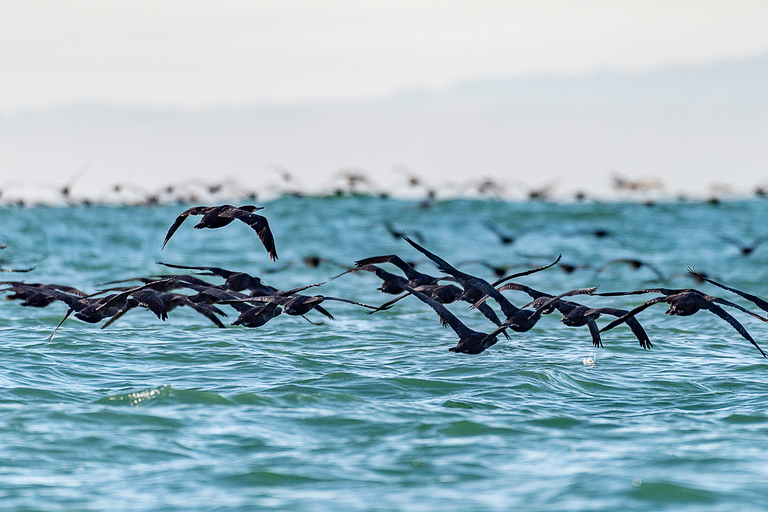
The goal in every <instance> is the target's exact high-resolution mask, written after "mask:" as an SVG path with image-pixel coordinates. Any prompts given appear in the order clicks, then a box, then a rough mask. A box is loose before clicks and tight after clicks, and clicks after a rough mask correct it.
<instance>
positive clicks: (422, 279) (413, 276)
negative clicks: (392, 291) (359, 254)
mask: <svg viewBox="0 0 768 512" xmlns="http://www.w3.org/2000/svg"><path fill="white" fill-rule="evenodd" d="M373 263H391V264H392V265H394V266H396V267H397V268H399V269H400V270H402V271H403V274H405V277H406V278H408V285H409V286H412V287H416V286H421V285H425V284H430V285H431V284H439V281H440V280H441V279H445V278H444V277H433V276H430V275H428V274H424V273H423V272H419V271H418V270H416V269H415V268H413V265H411V264H410V263H408V262H406V261H405V260H403V259H402V258H401V257H400V256H397V255H396V254H388V255H385V256H371V257H369V258H363V259H362V260H358V261H356V262H355V266H357V267H360V266H363V265H370V264H373Z"/></svg>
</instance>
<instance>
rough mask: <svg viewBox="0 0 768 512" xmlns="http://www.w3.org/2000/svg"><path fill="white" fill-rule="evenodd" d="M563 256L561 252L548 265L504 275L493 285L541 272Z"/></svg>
mask: <svg viewBox="0 0 768 512" xmlns="http://www.w3.org/2000/svg"><path fill="white" fill-rule="evenodd" d="M562 257H563V255H562V254H560V255H558V256H557V259H556V260H555V261H553V262H552V263H549V264H548V265H542V266H540V267H536V268H532V269H530V270H526V271H524V272H518V273H516V274H511V275H508V276H506V277H502V278H501V279H497V280H496V281H495V282H494V283H493V286H499V285H500V284H501V283H503V282H504V281H509V280H510V279H516V278H518V277H523V276H527V275H530V274H534V273H536V272H541V271H542V270H545V269H548V268H549V267H552V266H554V265H556V264H557V262H558V261H560V260H561V259H562Z"/></svg>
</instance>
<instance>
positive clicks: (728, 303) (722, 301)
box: [706, 296, 768, 323]
mask: <svg viewBox="0 0 768 512" xmlns="http://www.w3.org/2000/svg"><path fill="white" fill-rule="evenodd" d="M706 298H707V299H709V300H710V301H711V302H716V303H718V304H722V305H723V306H729V307H732V308H734V309H738V310H739V311H741V312H742V313H746V314H748V315H751V316H753V317H755V318H757V319H759V320H762V321H763V322H766V323H768V319H766V318H763V317H762V316H760V315H758V314H757V313H753V312H752V311H750V310H748V309H747V308H744V307H741V306H739V305H738V304H734V303H733V302H731V301H729V300H725V299H721V298H720V297H711V296H706Z"/></svg>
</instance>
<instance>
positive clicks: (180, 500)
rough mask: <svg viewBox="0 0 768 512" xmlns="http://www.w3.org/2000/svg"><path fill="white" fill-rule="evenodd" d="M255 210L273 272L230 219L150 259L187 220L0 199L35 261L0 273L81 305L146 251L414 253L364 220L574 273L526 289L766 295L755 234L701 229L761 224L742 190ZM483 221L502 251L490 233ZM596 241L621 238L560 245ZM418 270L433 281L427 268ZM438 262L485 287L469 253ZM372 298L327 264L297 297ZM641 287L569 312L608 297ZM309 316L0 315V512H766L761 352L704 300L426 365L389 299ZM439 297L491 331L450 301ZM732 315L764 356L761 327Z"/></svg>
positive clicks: (219, 258) (270, 276)
mask: <svg viewBox="0 0 768 512" xmlns="http://www.w3.org/2000/svg"><path fill="white" fill-rule="evenodd" d="M265 206H266V209H265V210H264V211H263V213H264V215H266V216H267V217H268V218H269V221H270V224H271V226H272V230H273V232H274V234H275V239H276V244H277V250H278V254H279V256H280V260H279V261H278V262H270V261H269V259H268V257H267V254H266V252H265V251H264V249H263V247H262V246H261V244H260V243H259V242H258V239H257V238H256V236H255V234H254V233H253V232H252V231H251V230H250V229H249V228H247V227H246V226H245V225H244V224H240V223H238V224H237V225H236V224H233V225H230V226H227V227H225V228H223V229H218V230H193V229H192V222H191V221H189V222H187V223H186V224H184V225H183V226H182V227H181V229H179V231H178V232H177V233H176V234H175V235H174V237H173V238H172V239H171V240H170V242H169V243H168V245H167V246H166V248H165V249H164V250H163V251H162V252H160V246H161V245H162V241H163V237H164V235H165V231H166V230H167V229H168V227H169V226H170V224H171V223H172V221H173V219H174V218H175V217H176V215H178V213H180V212H181V211H183V210H184V209H186V206H178V205H177V206H163V207H153V208H140V207H134V208H128V207H90V208H87V207H72V208H47V207H38V208H29V209H21V208H11V207H5V208H2V209H0V225H2V226H3V228H2V240H0V244H7V246H8V248H7V249H5V250H3V251H1V252H0V257H1V258H2V259H3V260H4V262H3V264H2V266H3V267H5V268H8V267H24V266H35V267H36V268H35V270H34V271H32V272H30V273H26V274H12V273H3V274H0V278H3V279H7V280H15V279H24V280H26V281H28V282H43V283H50V282H54V283H60V284H67V285H72V286H76V287H79V288H81V289H83V290H84V291H88V292H90V291H95V290H97V289H98V284H100V283H103V282H106V281H110V280H114V279H123V278H130V277H136V276H144V275H149V274H156V273H162V272H165V271H166V269H165V268H164V267H162V266H160V265H158V264H157V263H156V262H157V261H158V260H161V261H166V262H169V263H177V264H187V265H208V266H220V267H224V268H228V269H233V270H243V271H247V272H250V273H252V274H254V275H259V276H261V277H262V278H263V280H264V281H265V282H266V283H268V284H272V285H274V286H276V287H278V288H281V289H289V288H292V287H294V286H300V285H303V284H308V283H312V282H317V281H322V280H325V279H328V278H329V277H332V276H334V275H336V274H338V273H339V272H340V269H339V268H337V267H335V266H334V265H333V264H331V263H324V264H321V265H320V266H319V267H317V268H308V267H307V266H306V265H304V264H302V263H301V262H300V261H299V260H300V259H301V258H302V257H304V256H306V255H308V254H316V255H320V256H322V257H324V258H328V259H332V260H335V261H337V262H340V263H344V264H351V263H352V262H353V261H355V260H357V259H361V258H364V257H367V256H375V255H381V254H392V253H396V254H399V255H401V256H402V257H404V258H405V259H415V260H420V259H421V256H420V255H419V253H417V252H416V251H414V250H413V249H411V248H410V246H408V244H406V243H405V242H403V241H402V240H397V239H395V238H393V237H392V236H390V235H389V234H388V232H387V231H386V230H385V228H384V227H383V225H382V221H385V220H387V221H390V222H392V224H393V225H395V226H396V227H398V228H402V229H405V230H406V231H407V232H408V233H409V234H412V235H414V236H416V235H417V234H418V235H421V236H423V240H424V242H423V243H424V245H425V246H426V247H427V248H429V249H430V250H432V251H433V252H435V253H437V254H439V255H441V256H443V257H444V258H445V259H446V260H448V261H450V262H452V263H459V262H462V261H465V260H472V259H478V258H482V259H485V260H488V261H490V262H492V263H496V264H505V265H510V266H512V265H526V264H529V263H531V264H540V263H545V262H548V261H551V259H552V258H553V257H556V256H557V254H562V255H563V262H567V263H572V264H578V265H585V266H589V267H590V268H588V269H579V270H576V271H575V272H573V273H571V274H567V273H565V272H562V271H561V270H558V269H550V270H548V271H545V272H541V273H539V274H535V275H531V276H528V277H526V278H521V279H520V280H519V281H520V282H524V283H525V284H528V285H529V286H532V287H534V288H539V289H542V290H544V291H548V292H558V293H559V292H561V291H564V290H567V289H571V288H575V287H581V286H586V285H596V286H599V290H600V291H616V290H630V289H638V288H645V287H658V286H665V287H667V288H686V287H690V286H695V287H696V288H698V289H701V290H702V291H706V292H708V293H711V294H713V295H717V296H720V297H723V298H727V299H729V300H733V301H735V302H737V303H739V304H742V305H744V306H749V307H750V308H752V309H754V310H756V308H755V307H754V306H752V305H751V304H750V303H748V302H746V301H744V300H742V299H740V298H739V297H736V296H734V295H733V294H730V293H729V292H727V291H725V290H720V289H717V288H714V287H712V286H710V285H694V283H693V281H692V280H691V279H690V278H689V277H686V276H685V275H684V274H685V270H686V268H687V267H688V266H694V267H695V268H696V269H697V270H699V271H703V272H707V273H709V274H710V275H712V276H714V277H716V278H717V279H719V280H721V281H723V282H725V283H727V284H730V285H732V286H735V287H737V288H740V289H744V290H747V291H750V292H752V293H754V294H756V295H759V296H761V297H764V298H766V297H768V264H767V263H768V244H766V245H765V246H763V247H760V248H758V249H757V250H756V251H755V252H754V253H753V254H752V255H750V256H746V257H745V256H742V255H741V253H740V251H739V250H738V248H736V247H734V246H733V245H731V244H730V243H727V242H725V241H724V240H723V239H722V238H721V234H727V235H730V236H734V237H738V238H742V239H744V240H746V241H749V240H754V239H757V238H759V237H760V236H763V235H765V234H766V229H765V227H764V225H763V223H762V222H761V221H760V219H765V218H766V214H768V203H766V202H760V201H745V202H733V203H723V204H721V205H719V206H714V205H709V204H699V203H695V204H694V203H690V204H688V203H662V204H659V205H657V206H655V207H647V206H643V205H635V204H604V205H600V204H561V205H553V204H539V203H533V204H527V203H524V204H523V203H521V204H518V203H503V202H492V201H488V202H480V201H465V200H462V201H447V202H441V203H437V204H435V205H434V206H433V207H432V208H429V209H421V208H419V207H418V205H417V204H416V203H410V202H400V201H395V200H377V199H372V198H342V199H318V198H304V199H293V198H284V199H280V200H277V201H274V202H270V203H267V204H265ZM487 220H492V221H494V222H495V223H496V224H497V225H499V226H500V227H502V228H503V229H505V230H508V231H510V232H513V233H515V234H516V235H517V236H518V238H517V240H516V241H515V242H514V243H513V244H512V245H502V244H501V243H500V242H499V241H498V239H497V238H496V237H495V235H494V234H493V233H491V232H490V231H489V230H488V229H487V228H485V227H484V225H483V223H484V222H485V221H487ZM594 229H604V230H611V231H614V232H617V233H618V234H619V235H618V236H616V237H605V238H596V237H594V236H591V235H589V234H588V233H584V232H582V231H583V230H594ZM531 256H540V257H539V258H531ZM622 257H634V258H639V259H643V260H645V261H647V262H649V263H652V264H654V265H655V266H656V267H658V268H659V269H660V270H661V271H662V272H663V273H664V274H665V276H667V279H666V281H665V282H664V283H660V282H659V281H658V280H657V278H656V277H655V274H654V273H653V272H652V271H650V270H648V269H646V268H640V269H638V270H631V269H630V268H629V267H627V266H626V265H612V266H610V267H608V268H607V269H605V270H604V271H603V272H600V273H599V274H597V275H596V273H595V270H594V269H595V268H596V267H600V266H601V265H602V264H604V263H605V262H607V261H609V260H610V259H612V258H622ZM292 262H293V263H295V264H291V263H292ZM418 268H419V269H420V270H422V271H424V272H428V273H432V274H433V275H434V274H437V273H438V272H437V270H436V269H435V268H434V266H433V265H431V264H430V263H421V264H420V266H419V267H418ZM461 268H463V269H464V270H466V271H467V272H471V273H474V274H476V275H480V276H483V277H486V278H488V279H489V280H492V279H493V276H492V275H491V274H490V271H489V270H488V269H487V268H485V267H483V266H480V265H478V264H475V263H465V264H463V265H462V266H461ZM391 270H393V271H394V268H392V269H391ZM514 270H518V268H517V267H514ZM678 274H681V275H678ZM208 279H210V281H211V282H214V283H219V282H221V281H220V280H217V279H216V278H208ZM378 286H379V282H378V280H377V279H376V278H375V276H373V275H370V274H367V273H366V275H358V274H350V275H345V276H343V277H341V278H339V279H336V280H333V281H330V282H329V283H327V284H326V285H324V286H322V287H320V288H318V289H317V291H318V293H322V294H324V295H328V296H337V297H345V298H349V299H354V300H358V301H363V302H366V303H369V304H380V303H382V302H384V301H385V300H387V299H389V298H390V296H385V295H383V294H382V293H380V292H379V291H377V290H376V288H377V287H378ZM507 294H508V297H509V298H510V300H512V301H513V302H514V303H515V304H517V305H522V304H524V303H525V302H527V298H526V297H524V296H522V295H520V294H519V292H507ZM651 297H653V295H648V296H645V295H643V296H631V297H579V298H578V301H579V302H582V303H586V304H593V305H595V306H614V307H622V308H625V309H628V308H630V307H632V306H634V305H637V304H640V303H642V302H643V301H644V300H647V299H649V298H651ZM325 306H326V307H327V309H328V310H329V311H331V312H332V313H333V314H334V316H335V318H336V320H335V321H329V320H327V319H325V318H324V317H322V316H321V315H319V314H317V313H311V314H310V315H309V318H310V319H312V320H313V321H315V322H322V325H312V324H310V323H309V322H307V321H305V320H304V319H302V318H300V317H288V316H285V315H283V316H280V317H278V318H277V319H275V320H273V321H271V322H269V323H268V324H266V325H264V326H263V327H261V328H258V329H248V328H240V327H229V328H227V329H217V328H215V327H214V326H213V325H212V324H210V322H208V320H206V319H205V318H204V317H202V316H200V315H198V314H196V313H195V312H193V311H191V310H188V309H185V308H179V309H176V310H174V311H172V312H171V313H170V315H169V318H168V320H167V321H165V322H162V321H160V320H158V319H157V318H156V317H155V316H154V315H152V314H151V313H149V312H148V311H146V310H134V311H131V312H130V313H129V314H126V315H125V316H124V317H122V318H121V319H120V320H118V321H117V322H115V323H114V324H113V325H111V326H110V327H108V328H107V329H104V330H102V329H99V326H98V325H92V324H86V323H83V322H80V321H78V320H75V319H71V320H67V321H66V322H65V323H64V324H63V326H62V328H61V330H60V331H59V332H58V334H57V335H56V336H55V337H54V338H53V339H52V340H50V341H48V340H47V339H46V338H47V337H48V336H49V334H50V333H51V331H52V329H53V327H54V326H55V325H56V323H57V322H58V321H59V320H60V319H61V317H62V315H63V314H64V312H65V309H66V307H65V306H64V305H63V304H62V303H55V304H53V305H51V306H49V307H47V308H44V309H36V308H25V307H21V306H19V303H18V302H13V301H2V302H0V332H1V333H2V340H3V348H4V350H3V357H2V360H1V362H0V368H1V369H0V411H1V412H0V440H1V441H2V442H1V443H0V508H2V509H3V510H200V511H209V510H256V509H260V510H261V509H266V510H269V509H273V510H310V511H324V510H334V511H341V510H382V511H386V510H414V511H416V510H418V511H421V510H423V511H434V510H513V509H517V510H521V509H524V510H605V511H615V510H618V509H622V510H675V511H679V510H696V511H698V510H734V511H735V510H747V509H749V510H768V504H766V503H768V501H766V496H768V405H766V404H768V361H766V360H765V359H764V358H763V357H761V356H760V354H759V353H758V352H757V350H755V349H754V347H752V346H751V345H750V344H749V343H748V342H747V341H746V340H744V339H743V338H741V337H740V336H739V335H738V334H737V333H736V331H735V330H733V329H732V328H731V327H730V326H729V325H727V324H726V323H725V322H723V321H721V320H720V319H718V318H717V317H716V316H714V315H712V314H710V313H708V312H700V313H698V314H696V315H694V316H692V317H670V316H665V315H664V311H665V310H666V307H665V305H663V304H661V305H656V306H652V307H651V308H649V309H647V310H646V311H644V312H643V313H641V314H640V315H639V316H638V318H639V319H640V321H641V323H642V324H643V325H644V327H645V329H646V331H647V332H648V334H649V336H650V338H651V340H652V341H653V343H654V348H653V349H652V350H650V351H644V350H642V349H641V348H640V346H639V344H638V343H637V341H636V340H635V339H634V338H633V336H632V334H631V332H630V331H629V330H628V329H627V328H626V327H624V326H620V327H617V328H616V329H613V330H611V331H609V332H605V333H603V341H604V343H605V347H604V348H599V349H598V348H594V347H593V346H592V344H591V342H590V337H589V333H588V331H587V330H586V328H571V327H566V326H564V325H563V324H562V323H560V321H559V318H558V317H557V315H556V314H554V315H550V316H546V317H544V318H543V319H542V320H541V321H540V322H539V324H537V326H536V327H535V328H534V329H532V330H531V331H529V332H528V333H524V334H518V333H512V334H511V339H510V340H508V341H507V340H503V339H502V340H500V341H499V343H498V344H496V345H495V346H493V347H491V348H490V349H488V350H486V351H485V352H483V353H482V354H479V355H466V354H454V353H450V352H448V350H447V349H448V348H449V347H452V346H454V345H455V343H456V339H457V338H456V336H455V334H454V333H453V332H452V331H451V330H450V329H444V328H442V327H441V326H440V324H439V322H438V321H437V317H436V315H435V314H434V312H433V311H432V310H430V309H429V308H427V307H426V306H425V305H424V304H422V303H421V302H419V301H418V300H416V299H414V298H412V297H409V298H406V299H404V300H402V301H400V302H399V303H398V304H397V305H396V306H395V307H393V308H392V309H391V310H388V311H385V312H381V313H377V314H374V315H368V314H367V312H366V310H364V309H362V308H359V307H356V306H353V305H349V304H344V303H341V302H337V303H334V302H327V303H326V304H325ZM494 307H495V304H494ZM449 308H450V309H451V310H452V311H453V312H454V313H455V314H456V315H457V316H458V317H460V318H461V319H462V320H463V321H465V322H466V323H467V324H468V325H469V326H470V327H472V328H474V329H477V330H485V331H486V332H487V331H489V330H490V329H491V325H490V323H488V322H487V321H486V320H485V319H484V318H483V317H482V316H480V315H479V314H478V313H477V312H476V311H470V310H469V309H468V307H467V304H466V303H458V304H452V305H450V306H449ZM229 311H230V315H229V317H228V318H229V322H231V321H233V320H234V318H236V314H232V313H234V311H232V310H229ZM734 316H736V317H737V318H738V319H739V320H741V321H742V322H743V323H744V325H745V327H746V328H747V329H748V330H749V331H750V332H751V333H752V335H753V336H754V337H755V339H756V340H757V341H758V343H761V345H762V346H763V348H764V349H768V336H766V334H768V325H765V324H763V323H761V322H759V321H757V320H755V319H753V318H750V317H748V316H746V315H744V314H742V313H739V312H736V313H734ZM608 321H610V320H605V319H601V320H599V322H600V323H601V325H605V324H606V323H607V322H608ZM227 323H228V322H227Z"/></svg>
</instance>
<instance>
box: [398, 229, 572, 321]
mask: <svg viewBox="0 0 768 512" xmlns="http://www.w3.org/2000/svg"><path fill="white" fill-rule="evenodd" d="M403 240H405V241H406V242H408V243H409V244H411V246H412V247H413V248H414V249H416V250H417V251H419V252H421V253H422V254H424V256H426V257H427V258H429V259H430V260H432V262H433V263H434V264H435V265H436V266H437V268H439V269H440V270H441V271H442V272H445V273H446V274H449V275H450V276H451V277H452V278H453V279H454V280H455V281H456V282H458V283H459V284H460V285H461V287H462V288H463V289H464V292H463V294H462V296H461V300H464V301H467V302H469V303H470V304H474V303H476V302H477V301H479V300H480V299H481V298H483V297H484V296H486V295H490V296H491V297H493V299H494V300H495V301H496V302H497V303H498V304H499V306H501V309H502V312H503V313H504V314H505V315H507V318H509V317H510V316H512V315H514V314H515V313H516V312H517V311H518V308H517V307H515V306H514V305H513V304H512V303H511V302H509V301H508V300H507V299H506V298H505V297H504V296H503V295H502V294H501V293H499V292H498V291H497V290H496V288H494V286H497V285H498V284H499V283H501V282H504V281H505V280H507V279H511V278H512V276H508V277H506V278H501V279H498V280H497V281H496V282H495V283H494V284H493V285H492V284H491V283H489V282H488V281H486V280H485V279H482V278H480V277H476V276H473V275H470V274H467V273H465V272H461V271H460V270H458V269H457V268H455V267H453V266H452V265H450V264H449V263H448V262H447V261H445V260H444V259H442V258H440V257H439V256H437V255H436V254H433V253H431V252H430V251H428V250H427V249H425V248H424V247H422V246H420V245H419V244H417V243H416V242H414V241H413V240H411V239H410V238H408V237H407V236H406V235H405V234H404V235H403ZM558 260H559V258H558ZM553 264H554V263H553ZM549 266H552V265H548V266H545V267H543V268H547V267H549ZM543 268H542V267H538V268H535V269H531V270H526V271H525V272H520V273H518V274H515V275H514V276H515V277H521V276H524V275H529V274H532V273H534V272H538V271H539V270H543ZM477 309H478V310H480V312H481V313H483V315H484V316H485V317H486V318H488V319H489V320H490V321H491V322H493V323H494V324H495V325H496V326H501V321H499V319H498V317H497V316H496V313H495V312H494V311H493V310H492V309H491V308H490V307H489V306H488V305H487V304H480V306H478V308H477Z"/></svg>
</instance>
